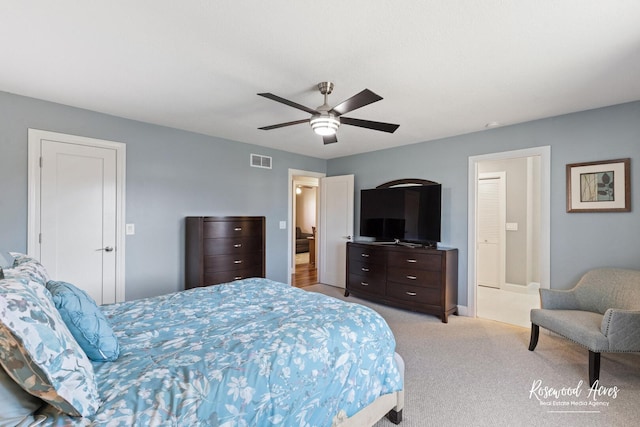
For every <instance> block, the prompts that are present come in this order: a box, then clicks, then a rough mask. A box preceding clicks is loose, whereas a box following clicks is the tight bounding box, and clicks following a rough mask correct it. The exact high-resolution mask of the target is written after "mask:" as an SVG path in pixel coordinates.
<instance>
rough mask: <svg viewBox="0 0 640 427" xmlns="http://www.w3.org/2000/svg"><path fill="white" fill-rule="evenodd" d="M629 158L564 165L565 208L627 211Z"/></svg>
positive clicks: (629, 198)
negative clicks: (565, 185) (565, 182)
mask: <svg viewBox="0 0 640 427" xmlns="http://www.w3.org/2000/svg"><path fill="white" fill-rule="evenodd" d="M630 166H631V159H630V158H625V159H615V160H602V161H598V162H585V163H571V164H568V165H567V212H571V213H573V212H630V211H631V172H630Z"/></svg>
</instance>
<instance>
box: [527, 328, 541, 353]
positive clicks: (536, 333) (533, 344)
mask: <svg viewBox="0 0 640 427" xmlns="http://www.w3.org/2000/svg"><path fill="white" fill-rule="evenodd" d="M539 335H540V326H538V325H536V324H535V323H532V324H531V340H530V341H529V351H533V350H534V349H535V348H536V345H538V336H539Z"/></svg>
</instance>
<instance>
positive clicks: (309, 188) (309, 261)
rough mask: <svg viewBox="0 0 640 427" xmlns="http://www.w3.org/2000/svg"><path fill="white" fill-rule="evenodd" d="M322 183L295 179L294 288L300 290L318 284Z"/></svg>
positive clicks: (307, 179) (307, 177)
mask: <svg viewBox="0 0 640 427" xmlns="http://www.w3.org/2000/svg"><path fill="white" fill-rule="evenodd" d="M318 184H319V180H318V178H315V177H309V176H294V179H293V185H294V191H293V194H294V196H293V197H294V200H293V206H295V208H294V217H293V227H294V239H295V242H294V247H295V257H294V260H293V261H294V264H295V268H294V272H293V276H292V285H293V286H295V287H298V288H302V287H305V286H309V285H313V284H315V283H317V282H318V280H317V279H318V270H317V254H318V251H317V242H318V240H317V235H316V229H317V225H318Z"/></svg>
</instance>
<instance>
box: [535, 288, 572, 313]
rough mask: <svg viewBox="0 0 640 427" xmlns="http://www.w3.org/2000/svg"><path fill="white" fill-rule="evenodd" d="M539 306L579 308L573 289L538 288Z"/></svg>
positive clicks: (556, 308)
mask: <svg viewBox="0 0 640 427" xmlns="http://www.w3.org/2000/svg"><path fill="white" fill-rule="evenodd" d="M540 307H541V308H546V309H548V310H579V309H580V306H579V304H578V300H576V296H575V294H574V292H573V290H567V291H563V290H559V289H540Z"/></svg>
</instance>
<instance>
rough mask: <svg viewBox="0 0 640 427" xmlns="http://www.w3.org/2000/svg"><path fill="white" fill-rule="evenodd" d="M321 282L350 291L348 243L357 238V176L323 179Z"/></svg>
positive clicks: (320, 227)
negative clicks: (354, 229)
mask: <svg viewBox="0 0 640 427" xmlns="http://www.w3.org/2000/svg"><path fill="white" fill-rule="evenodd" d="M318 236H319V242H318V243H319V252H320V255H319V257H318V261H319V266H318V281H319V282H321V283H324V284H327V285H331V286H337V287H340V288H345V287H346V278H345V275H346V271H347V242H348V241H350V240H351V239H352V238H353V175H341V176H331V177H327V178H322V179H320V222H319V227H318Z"/></svg>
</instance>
